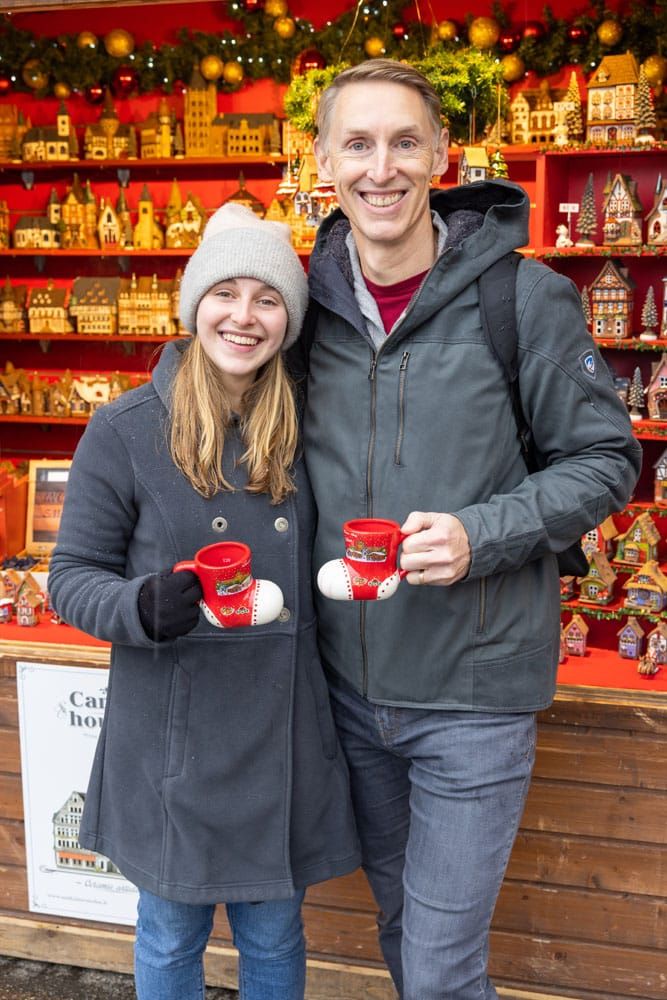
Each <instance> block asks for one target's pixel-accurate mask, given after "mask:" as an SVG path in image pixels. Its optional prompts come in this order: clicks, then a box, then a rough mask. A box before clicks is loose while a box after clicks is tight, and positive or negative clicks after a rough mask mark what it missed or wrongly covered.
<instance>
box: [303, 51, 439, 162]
mask: <svg viewBox="0 0 667 1000" xmlns="http://www.w3.org/2000/svg"><path fill="white" fill-rule="evenodd" d="M352 83H399V84H401V86H403V87H410V88H411V89H412V90H416V91H417V93H418V94H419V96H420V97H421V99H422V101H423V102H424V106H425V108H426V112H427V114H428V117H429V119H430V121H431V124H432V125H433V132H434V136H435V142H437V141H438V139H439V138H440V131H441V129H442V119H441V116H440V98H439V97H438V95H437V93H436V91H435V89H434V88H433V86H432V85H431V83H429V81H428V80H427V79H426V77H425V76H424V75H423V73H420V72H419V70H416V69H415V68H414V67H413V66H410V65H408V64H407V63H402V62H398V60H396V59H368V60H366V61H365V62H362V63H359V65H358V66H350V67H349V69H346V70H343V72H342V73H339V75H338V76H337V77H335V78H334V79H333V80H332V81H331V83H330V84H329V86H328V87H326V88H325V89H324V90H323V91H322V94H321V96H320V100H319V104H318V107H317V116H316V124H317V135H318V138H319V141H320V144H321V145H322V147H323V148H324V149H326V146H327V140H328V133H329V125H330V123H331V117H332V115H333V109H334V105H335V103H336V100H337V98H338V95H339V93H340V92H341V90H342V89H343V87H346V86H348V85H349V84H352Z"/></svg>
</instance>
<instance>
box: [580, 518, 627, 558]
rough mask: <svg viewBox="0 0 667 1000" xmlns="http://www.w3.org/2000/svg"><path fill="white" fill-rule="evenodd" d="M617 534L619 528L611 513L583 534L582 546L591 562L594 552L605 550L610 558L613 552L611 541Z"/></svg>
mask: <svg viewBox="0 0 667 1000" xmlns="http://www.w3.org/2000/svg"><path fill="white" fill-rule="evenodd" d="M617 535H618V528H617V527H616V523H615V521H614V519H613V517H612V516H611V514H610V515H609V517H606V518H605V519H604V521H603V522H602V524H598V525H596V527H595V528H591V530H590V531H587V532H586V534H585V535H582V538H581V547H582V549H583V550H584V555H585V556H586V558H587V559H588V561H589V562H590V558H591V555H592V553H593V552H604V554H605V555H606V556H607V558H609V556H610V554H611V542H612V541H613V540H614V538H616V537H617Z"/></svg>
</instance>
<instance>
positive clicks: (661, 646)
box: [646, 622, 667, 664]
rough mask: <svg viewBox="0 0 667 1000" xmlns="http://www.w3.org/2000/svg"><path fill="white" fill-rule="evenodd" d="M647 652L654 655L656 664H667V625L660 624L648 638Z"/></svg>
mask: <svg viewBox="0 0 667 1000" xmlns="http://www.w3.org/2000/svg"><path fill="white" fill-rule="evenodd" d="M646 650H647V652H648V653H650V654H652V657H653V659H654V661H655V662H656V663H660V664H664V663H667V625H666V624H665V622H658V624H657V625H656V627H655V628H654V629H653V630H652V631H651V632H649V634H648V635H647V636H646Z"/></svg>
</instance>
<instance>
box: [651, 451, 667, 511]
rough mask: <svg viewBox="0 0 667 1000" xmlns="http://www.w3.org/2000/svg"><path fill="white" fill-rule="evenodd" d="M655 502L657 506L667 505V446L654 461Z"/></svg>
mask: <svg viewBox="0 0 667 1000" xmlns="http://www.w3.org/2000/svg"><path fill="white" fill-rule="evenodd" d="M653 468H654V469H655V472H654V475H653V502H654V503H655V505H656V507H667V448H665V450H664V451H663V453H662V454H661V455H660V457H659V458H658V461H657V462H655V463H654V465H653Z"/></svg>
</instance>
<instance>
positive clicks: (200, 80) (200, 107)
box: [183, 68, 223, 159]
mask: <svg viewBox="0 0 667 1000" xmlns="http://www.w3.org/2000/svg"><path fill="white" fill-rule="evenodd" d="M183 131H184V134H185V155H186V156H187V157H188V159H190V158H195V157H201V156H206V157H216V156H222V155H223V149H222V145H223V142H222V140H223V118H222V115H220V114H218V92H217V89H216V86H215V83H213V82H210V81H209V82H208V83H207V82H206V80H204V77H203V76H202V75H201V73H200V72H199V69H197V68H195V70H194V71H193V73H192V76H191V77H190V83H189V86H188V89H187V90H186V92H185V95H184V103H183Z"/></svg>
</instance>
